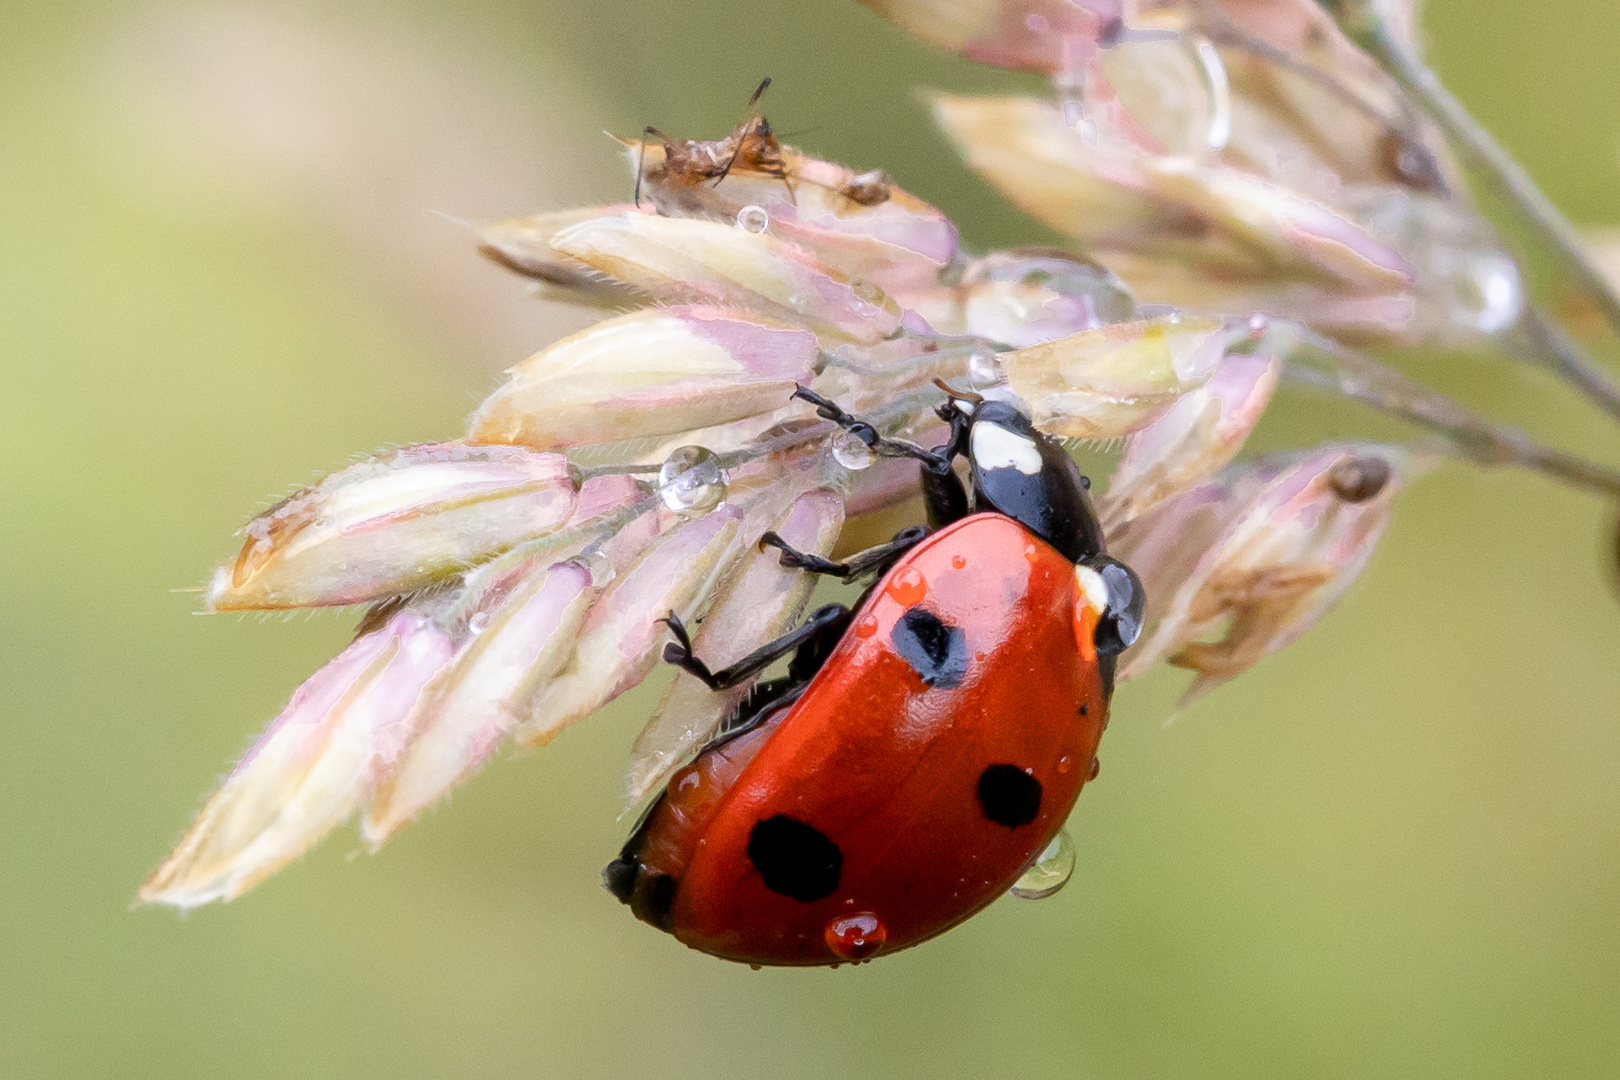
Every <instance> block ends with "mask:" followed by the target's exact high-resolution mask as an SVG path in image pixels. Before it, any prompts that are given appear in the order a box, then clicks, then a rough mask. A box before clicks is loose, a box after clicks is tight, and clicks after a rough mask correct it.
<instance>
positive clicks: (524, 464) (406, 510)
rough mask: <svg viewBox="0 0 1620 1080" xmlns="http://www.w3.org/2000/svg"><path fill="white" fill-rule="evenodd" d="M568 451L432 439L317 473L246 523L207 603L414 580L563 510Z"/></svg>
mask: <svg viewBox="0 0 1620 1080" xmlns="http://www.w3.org/2000/svg"><path fill="white" fill-rule="evenodd" d="M573 507H574V484H573V481H572V479H571V477H570V473H569V468H568V461H567V459H565V458H563V457H562V456H561V455H558V454H536V453H533V452H531V451H528V450H524V449H518V448H515V447H480V446H466V445H463V444H461V443H431V444H427V445H423V446H411V447H406V448H405V449H403V450H398V451H395V452H393V453H390V454H384V455H381V456H379V457H376V458H372V459H370V460H368V461H364V462H361V463H360V464H357V465H351V466H349V467H348V468H347V469H342V470H339V471H338V472H335V473H333V474H331V475H330V476H328V477H326V478H325V479H324V480H322V481H321V482H320V483H318V484H316V485H315V486H314V487H310V488H306V489H304V490H303V491H300V492H299V493H298V494H296V495H294V496H292V497H291V498H288V499H286V500H284V501H282V502H281V503H279V504H277V505H276V506H274V507H272V508H271V509H269V510H267V511H265V512H264V513H263V514H260V515H259V516H258V517H256V518H254V519H253V520H252V521H250V522H249V523H248V524H247V526H246V527H245V528H244V530H243V531H244V532H246V533H247V536H248V539H247V542H246V543H245V544H243V545H242V550H241V552H240V553H239V554H238V555H237V557H236V559H235V560H234V561H233V562H232V563H230V564H228V565H226V566H223V567H220V569H219V570H218V571H216V572H215V574H214V578H213V581H212V582H211V583H210V585H209V588H208V595H207V604H208V610H210V611H243V610H254V609H276V608H296V607H320V606H335V605H342V604H361V603H368V602H370V601H373V600H377V599H382V598H385V597H389V596H397V595H400V594H403V593H407V592H411V591H414V590H417V589H421V588H423V587H425V586H427V585H431V584H433V583H434V582H436V581H439V580H441V579H443V578H445V577H448V576H450V575H453V574H456V573H459V572H461V571H462V570H465V569H466V568H467V567H469V566H472V565H474V564H476V563H478V562H481V561H483V560H485V559H488V558H490V557H491V556H493V555H496V554H499V553H500V552H502V551H504V550H506V549H507V548H509V547H511V546H512V545H513V544H516V543H519V542H520V541H523V540H525V539H529V538H531V537H535V536H539V535H542V534H544V533H546V532H549V531H550V530H552V529H554V528H556V527H557V526H558V525H560V524H562V522H564V521H565V520H567V518H568V516H569V514H570V513H571V512H572V511H573Z"/></svg>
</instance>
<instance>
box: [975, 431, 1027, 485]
mask: <svg viewBox="0 0 1620 1080" xmlns="http://www.w3.org/2000/svg"><path fill="white" fill-rule="evenodd" d="M968 451H969V453H971V454H972V455H973V463H974V464H975V465H977V466H978V467H979V469H980V471H982V472H988V471H989V470H991V469H1017V470H1018V471H1019V472H1021V473H1023V474H1024V475H1025V476H1034V475H1035V474H1036V473H1038V472H1040V471H1041V465H1042V462H1041V448H1040V447H1038V446H1036V445H1035V440H1034V439H1031V438H1030V437H1029V436H1027V435H1020V434H1018V433H1017V432H1016V431H1008V430H1007V429H1006V428H1004V427H1002V426H1001V425H1000V424H991V423H978V424H974V425H973V434H972V435H971V436H970V442H969V446H968Z"/></svg>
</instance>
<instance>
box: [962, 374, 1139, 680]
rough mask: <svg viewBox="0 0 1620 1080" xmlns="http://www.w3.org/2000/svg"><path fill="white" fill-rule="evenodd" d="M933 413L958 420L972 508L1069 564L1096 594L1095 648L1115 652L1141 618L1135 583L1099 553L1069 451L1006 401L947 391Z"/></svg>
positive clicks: (1131, 637)
mask: <svg viewBox="0 0 1620 1080" xmlns="http://www.w3.org/2000/svg"><path fill="white" fill-rule="evenodd" d="M940 415H941V417H943V418H944V419H945V420H947V421H950V422H951V423H952V425H953V426H957V425H962V424H965V425H966V428H967V434H966V441H965V449H966V453H967V458H968V462H969V464H970V465H971V466H972V473H973V508H974V509H975V510H976V511H986V510H990V511H994V512H996V513H998V514H1005V515H1006V516H1007V517H1010V518H1012V519H1013V520H1014V521H1017V522H1018V523H1019V524H1020V525H1022V526H1023V527H1024V528H1026V529H1028V530H1029V531H1030V532H1032V533H1034V534H1035V535H1036V536H1038V537H1040V538H1041V539H1042V540H1045V541H1046V542H1047V543H1048V544H1051V545H1052V546H1053V547H1054V548H1056V549H1057V550H1058V551H1059V552H1061V553H1062V554H1063V555H1064V556H1065V557H1066V558H1068V559H1069V560H1070V561H1071V562H1073V563H1075V564H1076V566H1077V567H1078V568H1079V575H1080V580H1081V584H1082V587H1084V588H1085V589H1086V590H1087V592H1088V593H1096V594H1097V597H1096V599H1097V605H1098V607H1099V609H1100V610H1101V611H1102V613H1103V616H1102V622H1101V624H1100V625H1099V626H1098V628H1097V651H1098V652H1099V653H1100V654H1104V655H1112V654H1114V653H1118V652H1120V651H1121V650H1123V649H1124V648H1125V647H1126V646H1128V645H1130V644H1131V643H1132V642H1133V641H1135V640H1136V636H1137V634H1138V633H1139V632H1140V631H1141V625H1142V609H1143V595H1142V583H1141V582H1140V581H1139V580H1138V579H1137V577H1136V575H1135V574H1134V573H1132V572H1131V570H1130V568H1128V567H1127V566H1125V564H1124V563H1121V562H1119V561H1118V560H1117V559H1112V558H1109V556H1108V555H1107V554H1106V547H1105V546H1104V543H1103V531H1102V526H1101V525H1099V524H1098V523H1097V511H1096V510H1095V509H1094V508H1093V506H1092V504H1091V492H1090V488H1091V483H1090V481H1088V480H1087V479H1086V478H1085V477H1083V476H1081V475H1080V469H1079V467H1078V466H1076V465H1075V463H1074V459H1073V458H1071V457H1069V455H1068V454H1067V453H1065V452H1064V450H1063V447H1062V446H1061V445H1059V443H1058V441H1057V440H1056V439H1054V438H1052V437H1051V436H1050V435H1047V434H1045V433H1044V432H1041V431H1037V430H1036V429H1035V425H1033V424H1031V423H1030V421H1029V417H1028V416H1027V415H1025V414H1024V412H1023V411H1022V410H1020V409H1019V408H1018V407H1017V406H1016V405H1014V404H1012V403H1010V402H1006V401H986V400H984V399H982V398H979V397H978V396H977V395H971V396H970V395H965V394H957V393H955V392H952V396H951V398H950V400H949V401H948V402H946V404H945V405H944V406H942V407H941V408H940ZM1093 579H1094V580H1093Z"/></svg>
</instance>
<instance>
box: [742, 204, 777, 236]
mask: <svg viewBox="0 0 1620 1080" xmlns="http://www.w3.org/2000/svg"><path fill="white" fill-rule="evenodd" d="M770 227H771V215H770V214H769V213H767V212H766V210H765V208H764V207H763V206H754V205H753V204H752V203H750V204H749V205H747V206H745V207H743V208H742V209H741V210H738V211H737V228H739V229H741V230H743V232H751V233H762V232H764V231H765V230H766V229H768V228H770Z"/></svg>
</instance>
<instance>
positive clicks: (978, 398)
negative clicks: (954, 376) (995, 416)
mask: <svg viewBox="0 0 1620 1080" xmlns="http://www.w3.org/2000/svg"><path fill="white" fill-rule="evenodd" d="M934 385H935V386H937V387H939V388H940V389H941V390H943V391H945V393H946V394H948V395H949V396H951V397H953V398H956V399H957V400H959V401H969V402H972V403H973V404H974V405H975V406H977V405H983V404H984V397H983V395H980V394H975V393H974V392H973V391H971V390H958V389H956V388H955V387H953V386H952V385H951V384H950V383H948V382H946V381H945V380H944V379H935V380H934Z"/></svg>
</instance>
